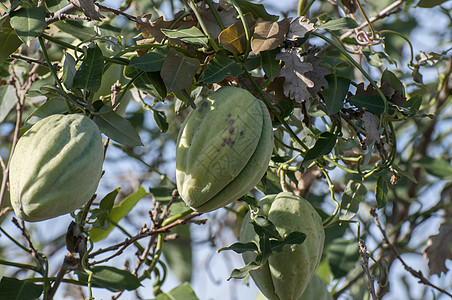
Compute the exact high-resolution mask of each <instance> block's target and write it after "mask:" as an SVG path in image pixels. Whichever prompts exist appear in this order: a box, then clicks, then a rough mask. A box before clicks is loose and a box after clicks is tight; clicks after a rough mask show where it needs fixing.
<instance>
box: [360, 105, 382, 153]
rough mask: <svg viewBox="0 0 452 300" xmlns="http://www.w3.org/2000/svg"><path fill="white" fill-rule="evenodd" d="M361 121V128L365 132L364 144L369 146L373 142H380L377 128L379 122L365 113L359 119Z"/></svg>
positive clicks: (368, 113) (371, 115)
mask: <svg viewBox="0 0 452 300" xmlns="http://www.w3.org/2000/svg"><path fill="white" fill-rule="evenodd" d="M361 120H362V121H363V125H362V126H363V128H364V130H365V131H366V139H365V140H364V143H365V144H366V145H367V146H369V145H370V144H372V142H373V141H377V142H379V141H380V133H379V131H378V127H379V126H380V120H379V119H378V118H377V117H376V116H375V115H374V114H372V113H370V112H368V111H366V112H365V113H364V114H363V117H362V118H361Z"/></svg>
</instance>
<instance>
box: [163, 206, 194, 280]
mask: <svg viewBox="0 0 452 300" xmlns="http://www.w3.org/2000/svg"><path fill="white" fill-rule="evenodd" d="M175 209H176V210H177V211H178V212H182V211H183V210H186V209H187V206H186V205H185V203H184V202H177V203H174V204H172V205H171V215H175V214H176V211H175ZM171 233H173V234H177V239H174V240H169V241H166V242H165V244H164V245H163V247H162V249H163V255H164V256H165V260H166V262H167V265H168V266H169V268H170V269H171V272H172V273H173V275H174V276H175V277H176V278H177V279H178V280H179V281H180V282H190V281H191V277H192V270H193V250H192V243H191V232H190V225H188V224H186V225H182V226H176V227H174V228H172V229H171Z"/></svg>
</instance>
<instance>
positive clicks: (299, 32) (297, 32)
mask: <svg viewBox="0 0 452 300" xmlns="http://www.w3.org/2000/svg"><path fill="white" fill-rule="evenodd" d="M313 30H314V25H313V24H311V23H309V20H308V19H306V18H305V17H297V18H296V19H295V20H293V21H292V23H290V27H289V32H288V33H287V39H288V40H291V41H295V40H296V39H298V38H302V37H304V36H305V34H306V33H308V32H310V31H313Z"/></svg>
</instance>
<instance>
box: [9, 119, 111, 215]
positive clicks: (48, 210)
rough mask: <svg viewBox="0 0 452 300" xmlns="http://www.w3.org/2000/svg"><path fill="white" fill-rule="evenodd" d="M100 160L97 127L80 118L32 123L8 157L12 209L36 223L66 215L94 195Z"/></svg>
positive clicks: (100, 138) (101, 147)
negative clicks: (9, 159)
mask: <svg viewBox="0 0 452 300" xmlns="http://www.w3.org/2000/svg"><path fill="white" fill-rule="evenodd" d="M103 160H104V153H103V144H102V136H101V134H100V131H99V129H98V127H97V125H96V124H95V123H94V122H93V121H92V120H91V119H90V118H88V117H86V116H84V115H81V114H70V115H60V114H57V115H52V116H50V117H47V118H44V119H42V120H40V121H38V122H37V123H36V124H34V125H33V126H32V127H31V128H30V129H29V130H28V131H27V132H26V133H25V134H24V135H23V136H22V137H21V138H20V139H19V141H18V143H17V146H16V149H15V151H14V154H13V156H12V158H11V166H10V174H9V182H10V195H11V204H12V206H13V208H14V211H15V213H16V215H17V216H18V217H20V218H21V219H23V220H25V221H30V222H36V221H42V220H46V219H51V218H54V217H57V216H60V215H64V214H66V213H70V212H72V211H74V210H76V209H77V208H80V207H81V206H82V205H84V204H85V203H86V202H87V201H88V200H89V199H90V198H91V197H92V196H93V194H94V193H95V192H96V189H97V186H98V184H99V181H100V177H101V173H102V164H103Z"/></svg>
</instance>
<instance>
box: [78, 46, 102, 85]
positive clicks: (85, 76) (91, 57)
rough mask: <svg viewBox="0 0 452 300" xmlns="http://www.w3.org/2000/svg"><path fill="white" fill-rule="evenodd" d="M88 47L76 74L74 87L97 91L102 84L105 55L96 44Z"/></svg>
mask: <svg viewBox="0 0 452 300" xmlns="http://www.w3.org/2000/svg"><path fill="white" fill-rule="evenodd" d="M92 45H93V46H92V47H90V48H88V50H87V51H86V56H85V59H84V60H83V63H82V65H81V66H80V68H79V69H78V70H77V71H76V72H75V75H74V82H73V87H74V88H80V89H85V90H90V91H93V92H97V91H98V90H99V88H100V86H101V80H102V71H103V69H104V56H103V54H102V50H100V48H99V47H98V46H97V45H96V44H92Z"/></svg>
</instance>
